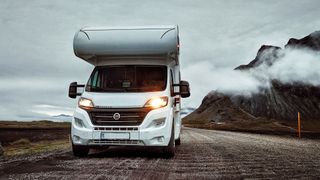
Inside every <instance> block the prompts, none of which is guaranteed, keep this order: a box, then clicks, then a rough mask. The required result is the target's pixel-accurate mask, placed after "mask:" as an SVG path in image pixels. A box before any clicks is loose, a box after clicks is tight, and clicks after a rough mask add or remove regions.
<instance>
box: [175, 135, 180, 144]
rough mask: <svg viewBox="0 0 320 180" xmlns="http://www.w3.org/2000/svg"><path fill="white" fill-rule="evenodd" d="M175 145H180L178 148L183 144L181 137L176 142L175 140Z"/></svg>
mask: <svg viewBox="0 0 320 180" xmlns="http://www.w3.org/2000/svg"><path fill="white" fill-rule="evenodd" d="M175 144H176V145H178V146H179V145H180V144H181V140H180V137H179V139H176V140H175Z"/></svg>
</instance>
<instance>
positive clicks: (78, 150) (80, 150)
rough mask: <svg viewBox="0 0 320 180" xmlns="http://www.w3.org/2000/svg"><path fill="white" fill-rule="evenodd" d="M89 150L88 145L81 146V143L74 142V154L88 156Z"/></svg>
mask: <svg viewBox="0 0 320 180" xmlns="http://www.w3.org/2000/svg"><path fill="white" fill-rule="evenodd" d="M89 150H90V149H89V147H87V146H79V145H74V144H73V143H72V152H73V155H74V156H76V157H86V156H88V153H89Z"/></svg>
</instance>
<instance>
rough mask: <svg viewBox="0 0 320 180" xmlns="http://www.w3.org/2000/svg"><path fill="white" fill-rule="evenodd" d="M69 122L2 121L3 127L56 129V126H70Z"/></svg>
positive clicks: (0, 125) (0, 123)
mask: <svg viewBox="0 0 320 180" xmlns="http://www.w3.org/2000/svg"><path fill="white" fill-rule="evenodd" d="M70 126H71V123H69V122H52V121H46V120H43V121H31V122H21V121H19V122H18V121H0V128H1V129H13V128H15V129H51V128H52V129H54V128H70Z"/></svg>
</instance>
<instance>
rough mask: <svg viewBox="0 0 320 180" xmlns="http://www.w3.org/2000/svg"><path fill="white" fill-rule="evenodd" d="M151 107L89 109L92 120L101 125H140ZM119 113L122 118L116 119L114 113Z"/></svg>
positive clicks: (93, 122)
mask: <svg viewBox="0 0 320 180" xmlns="http://www.w3.org/2000/svg"><path fill="white" fill-rule="evenodd" d="M150 110H151V109H149V108H128V109H114V108H111V109H104V108H95V109H92V110H88V114H89V116H90V119H91V122H92V124H94V125H101V126H138V125H140V124H141V123H142V122H143V120H144V118H145V117H146V115H147V114H148V112H149V111H150ZM115 113H119V114H120V118H119V119H117V120H116V119H114V117H113V116H114V114H115Z"/></svg>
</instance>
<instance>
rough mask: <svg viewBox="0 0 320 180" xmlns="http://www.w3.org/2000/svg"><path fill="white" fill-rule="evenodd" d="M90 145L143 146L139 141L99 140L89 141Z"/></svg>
mask: <svg viewBox="0 0 320 180" xmlns="http://www.w3.org/2000/svg"><path fill="white" fill-rule="evenodd" d="M90 144H93V145H143V142H142V141H140V140H120V139H115V140H112V139H99V140H91V142H90Z"/></svg>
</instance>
